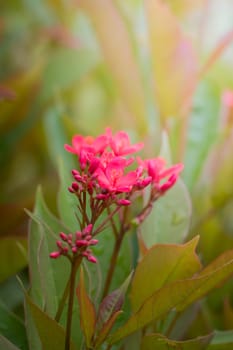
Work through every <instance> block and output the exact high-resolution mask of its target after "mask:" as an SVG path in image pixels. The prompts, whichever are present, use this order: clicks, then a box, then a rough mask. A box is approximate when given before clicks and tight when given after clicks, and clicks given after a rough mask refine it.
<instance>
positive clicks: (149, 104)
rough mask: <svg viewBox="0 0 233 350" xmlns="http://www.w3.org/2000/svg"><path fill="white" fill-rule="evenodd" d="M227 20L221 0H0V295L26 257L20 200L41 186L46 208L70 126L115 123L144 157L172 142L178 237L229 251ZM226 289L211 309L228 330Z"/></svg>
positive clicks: (232, 227)
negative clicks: (183, 218) (141, 145)
mask: <svg viewBox="0 0 233 350" xmlns="http://www.w3.org/2000/svg"><path fill="white" fill-rule="evenodd" d="M232 23H233V3H232V1H230V0H228V1H227V0H222V1H221V2H220V1H217V0H166V1H165V0H164V1H160V2H156V3H155V2H153V0H145V1H142V0H129V1H124V0H95V1H92V0H21V1H20V0H14V1H3V0H0V133H1V135H0V164H1V172H0V213H1V221H0V233H1V236H0V237H1V239H0V266H1V268H0V282H2V285H1V293H0V297H1V299H2V300H3V301H4V302H5V298H6V294H7V293H8V292H9V291H10V290H12V284H13V285H14V286H15V284H16V282H15V279H14V278H13V279H8V278H9V277H11V276H14V274H15V273H16V272H18V271H20V270H21V269H22V268H23V267H25V266H26V265H27V251H26V245H27V242H26V235H27V229H28V217H27V215H26V214H25V212H24V208H28V209H31V208H32V207H33V202H34V197H35V191H36V188H37V186H38V184H41V185H42V188H43V192H44V194H45V198H46V200H47V202H48V205H49V207H50V208H51V209H52V211H53V212H55V213H56V194H57V191H58V183H59V180H58V175H57V161H58V159H59V157H61V156H63V157H64V150H63V144H64V142H70V140H71V137H72V135H73V134H75V133H80V134H91V135H97V134H99V133H102V132H104V130H105V127H106V126H111V127H112V128H113V130H115V131H116V130H125V131H127V132H129V134H130V137H131V139H132V140H133V141H141V140H143V141H144V142H145V154H146V155H147V156H150V157H155V156H157V155H158V154H159V152H160V149H161V144H163V149H164V147H165V146H164V144H167V146H166V147H167V148H169V147H168V144H170V151H169V152H168V151H166V152H165V153H166V154H168V153H170V159H171V161H172V162H177V161H183V162H184V163H185V171H184V173H183V176H182V177H183V180H184V183H185V184H186V186H187V188H188V190H189V193H190V196H191V203H192V208H193V214H192V216H191V217H190V218H189V219H190V226H189V230H188V232H189V233H188V235H187V239H188V238H190V237H192V236H194V235H196V234H200V235H201V240H200V246H199V249H200V251H201V256H202V259H203V262H204V263H207V262H209V261H211V260H213V259H214V258H215V257H216V256H217V255H219V254H220V253H221V252H223V251H224V250H226V249H232V248H233V215H232V213H233V201H232V194H233V181H232V178H233V162H232V150H233V131H232V121H233V103H232V102H233V101H232V100H233V96H232V95H231V91H233V73H232V71H233V70H232V69H233V44H232V42H233V26H232ZM226 91H228V95H227V96H228V98H224V96H225V97H226ZM164 140H166V142H164ZM166 147H165V148H166ZM67 171H68V172H69V171H70V169H67ZM11 283H12V284H11ZM15 288H16V287H15ZM230 291H232V287H231V285H230V283H229V284H228V285H227V287H226V288H225V290H224V291H223V294H221V295H219V296H218V295H217V296H216V295H215V299H214V308H213V309H214V312H215V311H216V313H217V315H218V316H219V313H218V312H219V309H221V310H223V319H222V320H221V321H217V322H219V323H220V324H222V325H223V324H224V325H225V326H226V327H227V328H232V327H233V311H232V308H231V306H230V301H229V298H230V297H229V296H230V295H231V294H230ZM4 293H5V294H4ZM16 299H17V298H16ZM18 303H19V300H18V299H17V300H13V298H11V301H9V304H11V305H10V307H12V308H14V307H17V305H18ZM210 303H211V300H210ZM226 305H227V307H226ZM8 306H9V305H8ZM218 308H219V309H218ZM224 310H225V311H224ZM221 322H222V323H221Z"/></svg>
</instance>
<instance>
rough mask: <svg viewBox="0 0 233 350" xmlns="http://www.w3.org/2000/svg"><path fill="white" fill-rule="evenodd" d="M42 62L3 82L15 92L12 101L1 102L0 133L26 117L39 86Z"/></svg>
mask: <svg viewBox="0 0 233 350" xmlns="http://www.w3.org/2000/svg"><path fill="white" fill-rule="evenodd" d="M41 71H42V64H41V63H37V64H36V65H35V66H34V67H32V68H31V69H28V70H27V71H25V72H23V73H21V74H18V75H16V76H13V77H12V78H11V79H9V80H8V81H6V82H5V85H7V87H8V88H9V89H10V90H13V91H14V93H15V99H14V100H13V101H12V102H10V103H9V102H8V103H2V102H1V121H0V125H1V135H4V136H5V134H6V133H7V132H9V131H10V130H11V129H12V128H14V127H16V125H19V124H20V123H22V122H23V121H24V119H25V117H27V111H28V110H29V108H30V106H31V105H32V102H33V101H34V99H35V97H36V94H37V88H38V86H39V81H40V80H39V79H40V74H41Z"/></svg>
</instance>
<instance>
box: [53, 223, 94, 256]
mask: <svg viewBox="0 0 233 350" xmlns="http://www.w3.org/2000/svg"><path fill="white" fill-rule="evenodd" d="M91 232H92V224H90V225H88V226H86V227H85V228H84V229H83V230H82V231H77V232H76V233H75V234H74V235H73V234H72V233H70V234H68V235H67V234H65V233H64V232H60V238H61V241H60V240H58V241H57V247H58V251H55V252H52V253H50V257H51V258H53V259H56V258H58V257H59V256H61V255H65V256H70V254H71V256H78V255H80V256H83V257H85V258H86V259H87V260H88V261H90V262H92V263H96V262H97V260H96V258H95V257H94V256H93V255H92V252H91V250H90V249H89V248H88V247H89V246H94V245H96V244H97V243H98V240H97V239H93V237H92V234H91Z"/></svg>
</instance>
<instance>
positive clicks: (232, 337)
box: [207, 330, 233, 350]
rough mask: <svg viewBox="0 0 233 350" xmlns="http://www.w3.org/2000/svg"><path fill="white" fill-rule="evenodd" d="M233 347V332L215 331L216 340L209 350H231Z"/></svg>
mask: <svg viewBox="0 0 233 350" xmlns="http://www.w3.org/2000/svg"><path fill="white" fill-rule="evenodd" d="M232 346H233V331H232V330H231V331H215V332H214V338H213V340H212V341H211V344H210V345H209V346H208V347H207V350H231V349H232Z"/></svg>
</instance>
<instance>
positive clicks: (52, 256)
mask: <svg viewBox="0 0 233 350" xmlns="http://www.w3.org/2000/svg"><path fill="white" fill-rule="evenodd" d="M60 255H61V253H60V252H52V253H50V254H49V256H50V258H52V259H57V258H58V257H59V256H60Z"/></svg>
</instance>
